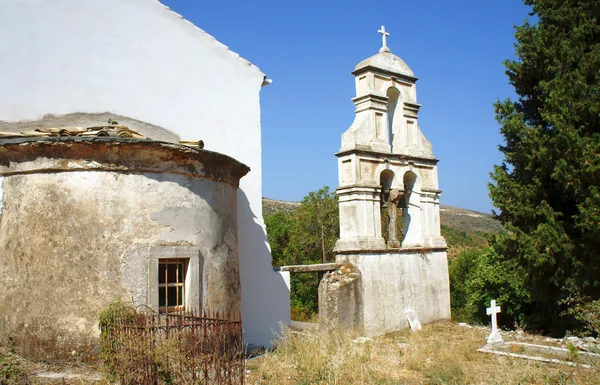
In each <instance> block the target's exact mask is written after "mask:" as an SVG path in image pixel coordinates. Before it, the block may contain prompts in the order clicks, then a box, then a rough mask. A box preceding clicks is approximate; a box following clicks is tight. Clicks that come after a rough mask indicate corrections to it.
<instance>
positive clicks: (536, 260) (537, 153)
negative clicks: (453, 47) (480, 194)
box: [490, 0, 600, 333]
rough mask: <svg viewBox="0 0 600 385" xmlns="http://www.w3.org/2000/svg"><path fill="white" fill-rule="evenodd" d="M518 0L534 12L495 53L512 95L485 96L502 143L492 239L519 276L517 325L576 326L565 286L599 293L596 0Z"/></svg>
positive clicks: (493, 189)
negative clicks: (507, 51)
mask: <svg viewBox="0 0 600 385" xmlns="http://www.w3.org/2000/svg"><path fill="white" fill-rule="evenodd" d="M525 4H527V5H529V6H531V7H532V8H531V10H532V12H531V16H534V18H535V19H534V20H536V21H535V23H533V24H531V23H529V22H525V24H524V25H522V26H520V27H518V28H517V29H516V40H517V42H516V44H515V46H516V54H517V60H509V61H506V62H505V65H506V68H507V72H506V73H507V75H508V78H509V81H510V84H511V85H512V86H513V87H514V89H515V92H516V93H517V95H518V99H517V100H505V101H499V102H497V103H496V105H495V110H496V118H497V120H498V122H499V123H500V125H501V133H502V135H503V136H504V140H505V144H504V145H503V146H501V147H500V150H501V151H502V153H503V154H504V160H503V163H502V164H501V165H499V166H496V167H495V168H494V171H493V173H492V180H493V183H492V184H490V195H491V197H492V200H493V203H494V205H495V206H496V207H498V208H499V210H500V211H499V213H498V214H497V218H498V219H499V220H500V221H501V222H502V223H503V224H504V226H505V228H506V230H507V231H506V233H504V234H502V235H500V236H499V237H498V238H497V239H496V240H495V241H494V244H493V246H494V248H495V249H496V252H497V253H498V255H499V256H500V257H501V258H503V259H505V260H510V261H513V262H515V263H514V266H516V267H515V271H514V273H515V274H518V275H519V276H520V277H522V278H523V279H524V282H525V288H526V290H527V291H528V292H529V297H530V300H529V302H528V303H526V304H524V305H523V306H522V308H521V311H522V312H523V315H524V320H525V323H526V326H529V327H530V328H532V329H537V330H545V331H550V332H557V333H558V332H562V331H564V330H565V329H567V328H573V327H576V326H577V324H576V322H575V320H574V319H573V318H572V317H569V316H568V315H565V314H566V313H565V310H566V309H563V308H562V307H563V306H564V304H565V301H564V300H565V299H566V298H568V297H569V294H570V293H572V292H573V291H577V292H580V293H581V294H582V295H585V296H589V297H591V298H595V299H597V298H600V1H598V0H562V1H556V0H526V1H525ZM561 314H562V316H561Z"/></svg>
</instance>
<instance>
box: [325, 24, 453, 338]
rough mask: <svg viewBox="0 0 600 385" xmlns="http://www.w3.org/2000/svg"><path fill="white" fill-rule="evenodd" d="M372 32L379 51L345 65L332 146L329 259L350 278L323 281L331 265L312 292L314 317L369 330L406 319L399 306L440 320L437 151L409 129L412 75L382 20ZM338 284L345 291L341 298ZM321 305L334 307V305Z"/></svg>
mask: <svg viewBox="0 0 600 385" xmlns="http://www.w3.org/2000/svg"><path fill="white" fill-rule="evenodd" d="M379 33H380V34H382V36H383V46H382V48H381V49H380V50H379V53H377V54H376V55H373V56H371V57H370V58H368V59H366V60H364V61H362V62H360V63H359V64H358V65H357V66H356V68H355V69H354V71H353V72H352V74H353V75H354V76H355V82H356V97H355V98H354V99H352V101H353V102H354V104H355V106H356V111H355V113H356V117H355V119H354V122H353V123H352V126H350V128H349V129H348V130H347V131H346V132H344V133H343V134H342V146H341V149H340V151H339V152H338V153H337V154H336V156H337V157H338V172H339V188H338V189H337V194H338V197H339V210H340V239H339V240H338V241H337V243H336V252H337V262H338V264H345V265H348V263H349V264H350V265H352V266H353V268H354V270H355V275H354V277H355V279H354V281H353V280H352V279H351V280H350V281H348V282H346V283H348V284H349V285H350V286H346V287H344V289H343V290H341V287H340V285H337V286H336V284H334V282H333V281H332V280H331V279H332V278H334V277H335V275H336V274H338V273H339V272H338V273H331V274H329V276H326V277H325V279H324V281H323V283H322V285H321V286H322V287H321V294H322V295H323V296H327V298H322V302H323V303H324V304H323V305H322V306H321V312H322V313H325V316H324V315H323V314H322V315H321V316H322V318H323V317H324V318H325V319H328V321H327V322H331V321H334V322H339V323H341V324H345V326H352V327H360V328H362V329H364V331H365V333H366V334H369V335H375V334H381V333H385V332H389V331H394V330H398V329H401V328H404V327H407V326H408V322H407V316H406V312H407V311H409V310H410V311H411V312H412V311H416V313H417V316H418V317H419V319H420V321H421V322H422V323H427V322H431V321H434V320H438V319H443V318H450V292H449V282H448V263H447V259H446V248H447V247H446V242H445V240H444V238H443V237H442V236H441V233H440V220H439V218H440V215H439V196H440V193H441V191H440V190H439V188H438V175H437V162H438V159H436V158H435V156H434V155H433V150H432V147H431V143H430V142H429V141H428V140H427V138H425V136H424V135H423V133H422V132H421V129H420V128H419V123H418V118H419V110H420V107H421V105H420V104H418V102H417V89H416V82H417V78H416V77H415V75H414V73H413V71H412V70H411V69H410V68H409V67H408V65H407V64H406V63H405V62H404V61H403V60H402V59H400V58H399V57H398V56H396V55H394V54H392V53H391V52H390V49H389V48H388V47H387V41H386V37H387V36H388V35H389V34H388V33H387V32H386V31H385V27H383V26H382V27H381V30H379ZM382 229H385V230H384V231H382ZM338 275H339V274H338ZM359 277H360V278H359ZM338 278H339V277H338ZM338 282H339V280H338ZM342 286H343V285H342ZM340 290H341V291H340ZM348 290H350V292H352V295H351V297H352V298H347V296H348V293H349V291H348ZM327 304H331V305H332V306H333V305H335V306H334V308H335V311H333V310H332V309H334V308H332V307H330V306H329V305H327ZM357 304H360V306H359V305H357ZM345 313H353V314H345Z"/></svg>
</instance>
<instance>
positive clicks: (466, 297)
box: [449, 247, 529, 326]
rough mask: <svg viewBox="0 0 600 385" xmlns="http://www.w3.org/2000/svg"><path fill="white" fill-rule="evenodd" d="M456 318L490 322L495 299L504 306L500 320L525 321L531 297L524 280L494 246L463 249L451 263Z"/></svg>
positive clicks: (451, 287)
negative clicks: (488, 311)
mask: <svg viewBox="0 0 600 385" xmlns="http://www.w3.org/2000/svg"><path fill="white" fill-rule="evenodd" d="M449 273H450V295H451V301H452V315H453V318H454V319H456V320H459V321H464V322H469V323H484V324H487V323H488V322H489V317H488V316H487V315H486V311H485V309H486V307H487V306H488V305H489V303H490V300H492V299H495V300H496V301H497V303H498V304H499V305H501V306H502V313H501V314H500V315H499V320H498V321H499V323H500V324H501V325H505V326H513V325H514V324H515V323H517V324H520V323H521V317H522V307H523V305H525V304H526V303H527V302H528V300H529V297H528V294H527V292H526V291H525V289H524V283H523V282H522V281H521V280H520V279H519V277H518V276H516V275H514V274H513V273H512V267H511V266H510V265H508V264H507V262H503V261H501V260H500V259H499V258H498V255H497V254H496V253H495V251H494V250H493V249H492V248H491V247H487V248H483V249H470V250H465V251H463V252H461V253H460V254H459V255H458V256H457V257H456V259H454V260H451V261H450V264H449Z"/></svg>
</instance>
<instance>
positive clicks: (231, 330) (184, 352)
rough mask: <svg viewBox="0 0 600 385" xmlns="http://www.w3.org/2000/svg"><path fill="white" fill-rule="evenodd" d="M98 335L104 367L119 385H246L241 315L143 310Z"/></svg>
mask: <svg viewBox="0 0 600 385" xmlns="http://www.w3.org/2000/svg"><path fill="white" fill-rule="evenodd" d="M101 329H102V342H103V346H104V356H105V361H106V364H107V366H108V369H109V372H110V374H111V376H112V377H113V378H114V379H115V380H117V381H119V382H120V383H121V384H142V385H146V384H148V385H158V384H207V385H208V384H210V385H233V384H236V385H237V384H244V377H245V350H244V345H243V342H242V322H241V320H240V317H239V315H231V314H225V315H222V314H219V313H211V312H208V311H204V312H178V313H157V312H155V311H152V310H151V309H149V308H146V307H144V308H142V309H140V308H137V309H136V310H135V311H134V312H132V313H129V314H126V315H122V316H120V317H117V318H116V319H115V320H113V322H112V323H111V324H110V325H101Z"/></svg>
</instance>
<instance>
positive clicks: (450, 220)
mask: <svg viewBox="0 0 600 385" xmlns="http://www.w3.org/2000/svg"><path fill="white" fill-rule="evenodd" d="M440 222H441V224H442V225H443V226H450V227H454V228H456V229H460V230H463V231H480V232H483V233H499V232H500V231H502V225H501V224H500V222H498V221H497V220H495V219H494V218H493V217H492V215H491V214H485V213H480V212H478V211H472V210H466V209H461V208H458V207H453V206H445V205H440Z"/></svg>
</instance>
